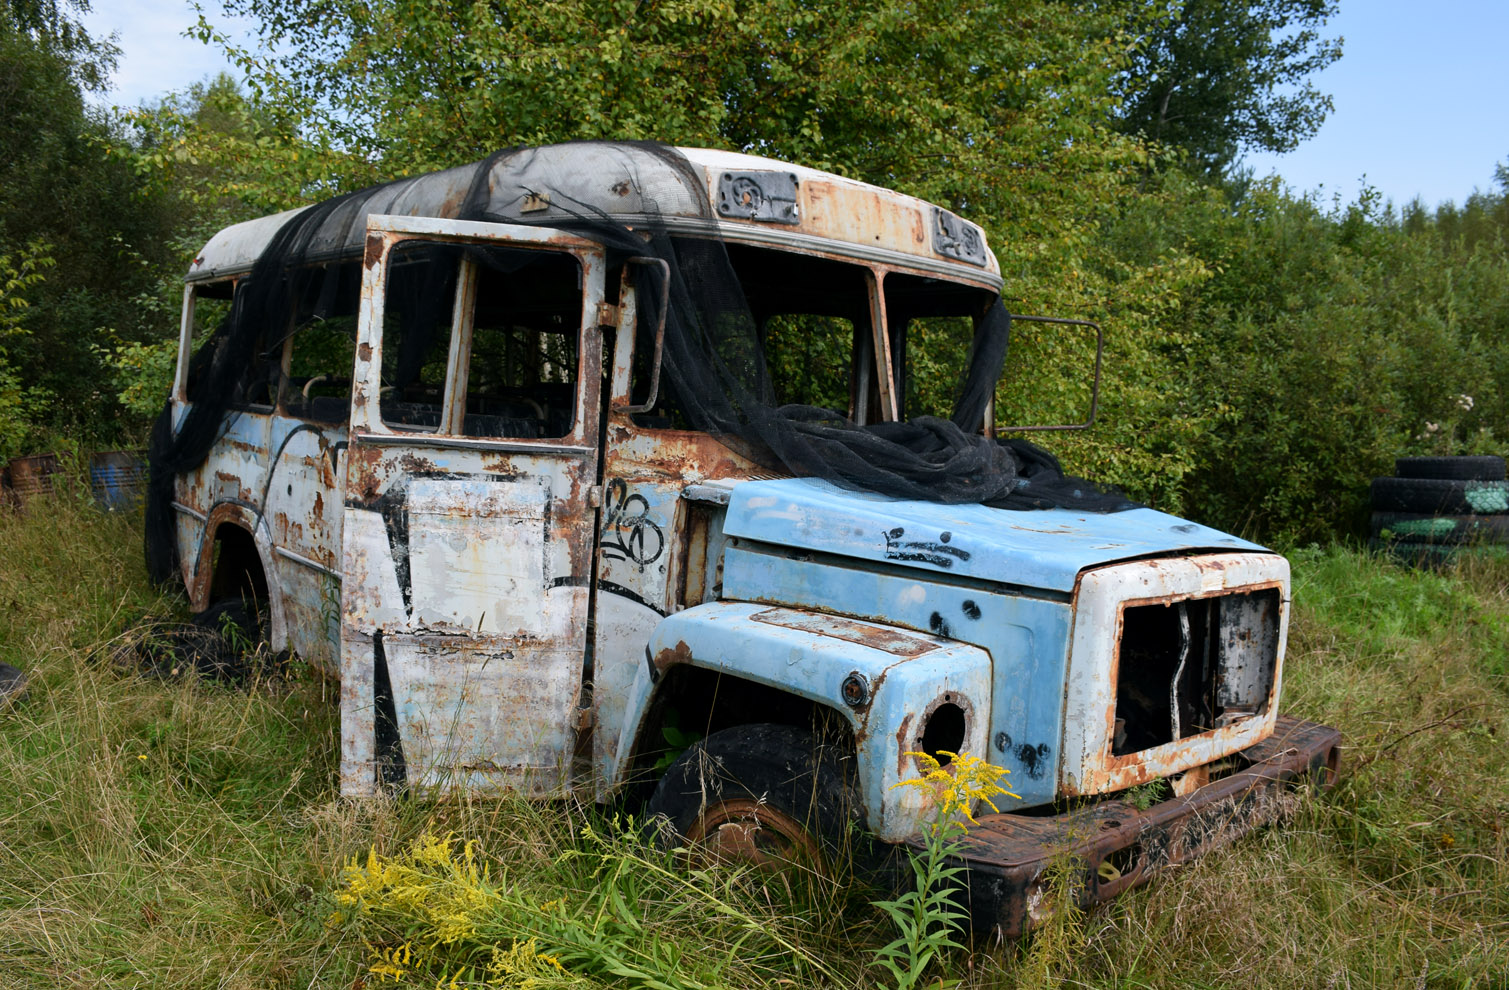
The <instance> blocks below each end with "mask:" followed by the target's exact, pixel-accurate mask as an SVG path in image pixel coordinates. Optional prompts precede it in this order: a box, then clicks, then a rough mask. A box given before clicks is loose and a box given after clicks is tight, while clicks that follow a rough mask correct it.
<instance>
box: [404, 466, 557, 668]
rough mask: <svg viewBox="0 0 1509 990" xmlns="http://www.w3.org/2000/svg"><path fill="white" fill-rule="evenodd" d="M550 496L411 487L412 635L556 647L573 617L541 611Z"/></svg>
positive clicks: (535, 487)
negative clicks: (459, 635)
mask: <svg viewBox="0 0 1509 990" xmlns="http://www.w3.org/2000/svg"><path fill="white" fill-rule="evenodd" d="M549 505H550V492H549V489H548V488H546V487H545V485H544V484H543V482H542V481H541V480H540V479H538V478H528V479H525V480H522V481H506V482H505V481H481V480H477V479H458V480H454V481H452V480H437V479H420V480H416V481H414V482H413V483H412V484H411V485H410V486H409V497H408V507H409V567H410V575H411V581H412V583H413V604H414V620H413V621H414V627H415V628H417V629H434V630H444V631H452V632H470V633H481V634H484V635H489V634H490V635H503V636H508V637H510V638H531V639H532V638H538V639H542V640H548V639H559V638H561V637H563V636H565V635H566V634H567V633H568V632H569V630H570V626H571V623H570V615H569V613H568V614H565V615H562V614H554V613H553V612H552V610H551V609H550V608H547V607H546V603H547V599H546V595H545V591H546V584H547V581H546V570H545V527H546V513H547V511H548V509H549Z"/></svg>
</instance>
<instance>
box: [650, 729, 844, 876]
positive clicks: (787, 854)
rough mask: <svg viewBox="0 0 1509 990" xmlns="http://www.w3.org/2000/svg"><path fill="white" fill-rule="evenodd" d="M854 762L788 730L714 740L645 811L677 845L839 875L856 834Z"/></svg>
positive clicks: (663, 785) (697, 749) (671, 775)
mask: <svg viewBox="0 0 1509 990" xmlns="http://www.w3.org/2000/svg"><path fill="white" fill-rule="evenodd" d="M851 767H852V759H851V758H850V756H849V754H848V753H847V752H844V751H841V749H840V747H839V746H838V745H836V744H834V743H832V742H825V741H823V740H821V739H819V738H818V737H817V736H816V735H815V734H814V733H812V732H809V731H807V730H804V729H798V728H796V727H794V726H789V725H768V724H762V725H741V726H735V727H734V728H731V729H724V730H723V731H721V732H715V733H713V734H712V735H710V736H708V737H707V738H706V739H703V740H701V741H700V742H697V743H695V744H694V745H693V746H691V747H690V748H689V749H688V750H687V751H686V752H685V753H682V754H681V756H679V757H678V758H677V759H676V761H675V762H674V763H672V764H671V765H670V767H669V768H668V769H667V770H666V773H665V776H664V777H662V778H661V780H660V783H659V785H657V786H656V788H655V794H654V795H653V796H652V797H651V798H650V803H649V806H648V808H647V811H648V812H649V814H650V815H652V816H660V817H661V818H662V820H663V821H664V822H665V823H666V825H667V826H668V830H669V832H670V838H672V839H673V840H674V841H680V842H685V843H687V844H689V845H692V846H695V847H698V848H701V849H703V850H706V851H707V852H708V853H709V854H711V855H713V856H715V857H717V858H721V859H729V860H734V861H738V862H747V863H753V864H755V865H757V866H771V867H773V866H780V865H782V864H784V863H791V862H797V863H803V864H810V865H812V866H814V867H816V868H825V867H826V868H829V869H831V868H832V867H834V866H835V865H836V864H837V863H838V862H839V861H841V860H842V859H843V858H844V857H845V856H846V854H847V853H848V851H849V849H848V843H849V842H850V841H851V837H853V836H855V835H856V834H857V825H858V823H859V806H858V801H857V792H856V789H855V787H854V785H853V782H852V780H850V779H849V778H850V774H849V770H850V769H851Z"/></svg>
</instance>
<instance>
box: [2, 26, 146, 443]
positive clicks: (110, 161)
mask: <svg viewBox="0 0 1509 990" xmlns="http://www.w3.org/2000/svg"><path fill="white" fill-rule="evenodd" d="M72 9H75V10H83V9H87V7H86V6H85V5H83V4H74V5H73V6H72ZM113 65H114V48H113V46H112V45H110V44H109V43H106V42H98V41H95V40H94V39H91V38H89V37H88V35H87V33H86V32H84V30H83V29H82V28H81V27H79V26H78V25H77V24H76V23H75V22H73V21H72V20H70V19H69V17H68V14H67V11H66V10H65V9H62V8H61V7H60V5H59V4H57V3H33V4H26V3H17V2H16V0H4V5H3V6H0V256H9V257H10V258H12V259H16V258H21V257H24V256H27V255H25V253H24V252H29V251H32V250H33V247H32V246H33V245H42V246H41V247H40V248H38V249H37V250H40V251H41V252H42V253H41V254H39V255H37V256H38V257H41V256H44V255H45V256H46V257H48V258H50V259H51V261H52V265H51V267H48V268H47V269H46V271H45V277H44V278H42V279H40V280H36V279H33V280H31V281H28V282H27V284H26V285H25V286H24V288H23V289H21V290H20V292H21V293H22V296H21V298H24V301H25V302H26V303H27V305H26V307H25V327H24V329H25V333H23V334H17V335H13V336H11V337H10V339H9V340H8V341H7V342H6V345H5V347H6V352H7V353H6V357H5V359H6V363H7V365H8V367H9V369H10V370H9V375H10V377H11V380H12V383H13V384H15V385H16V387H21V388H24V389H26V390H27V394H29V395H31V396H34V397H35V396H42V395H45V396H51V398H52V401H51V404H50V405H45V406H44V405H43V404H41V403H39V402H28V403H27V404H25V406H24V407H23V406H22V405H19V404H17V403H10V404H9V405H7V406H6V409H7V410H8V412H6V413H5V415H8V416H9V417H11V422H10V424H9V425H10V427H12V428H13V429H12V435H15V431H16V430H20V429H22V428H23V427H24V430H25V433H26V434H27V436H28V438H29V443H31V444H39V443H43V442H45V438H44V437H43V436H42V431H44V430H46V429H47V428H48V427H54V428H56V429H58V430H59V431H61V432H64V433H67V434H70V435H72V436H73V437H75V438H79V437H80V436H81V435H92V436H93V437H94V438H96V439H100V440H114V439H116V438H118V437H119V430H120V426H121V423H120V418H119V415H118V413H119V410H118V409H117V407H116V406H115V404H114V402H113V401H112V398H111V395H110V393H109V392H102V391H101V390H100V385H101V383H102V382H103V381H105V380H106V379H107V376H108V373H107V371H106V369H105V367H104V365H103V362H102V358H101V354H100V352H99V350H98V347H99V345H102V344H105V343H108V342H110V341H111V339H112V336H114V337H118V338H120V339H124V340H131V339H140V338H141V337H142V336H143V335H147V334H152V333H161V332H163V330H167V331H169V332H170V331H171V329H172V328H171V326H169V327H166V328H163V330H160V329H158V328H156V327H153V326H150V325H149V317H148V316H147V314H146V313H145V311H144V309H143V305H142V302H143V297H145V296H149V295H150V294H151V293H152V292H153V290H154V289H155V287H156V281H155V276H156V273H157V271H158V270H159V268H160V266H161V265H162V264H163V263H164V262H165V261H166V259H167V258H168V250H167V244H168V231H169V227H170V224H171V222H172V219H173V217H172V211H171V204H170V202H169V201H168V200H167V199H165V198H164V197H161V196H153V195H149V194H148V192H147V190H146V188H145V187H144V184H143V183H142V182H141V180H140V179H139V177H138V176H137V174H136V172H135V171H134V170H133V168H132V167H131V164H130V163H129V162H128V161H126V160H125V159H124V158H122V156H120V155H118V154H115V155H113V154H111V153H110V148H109V143H110V141H111V139H112V138H113V136H114V131H113V129H112V122H111V120H110V119H109V117H108V116H107V115H105V114H104V112H102V111H98V110H95V109H92V108H91V107H89V106H88V105H87V104H86V103H85V101H84V96H83V89H84V87H97V86H99V85H102V84H103V81H104V80H105V79H106V78H107V77H108V73H109V71H110V69H111V68H112V67H113ZM34 273H35V274H43V272H42V269H41V268H40V267H38V268H35V269H34ZM18 416H19V417H22V419H21V420H17V419H16V417H18ZM18 423H19V425H18Z"/></svg>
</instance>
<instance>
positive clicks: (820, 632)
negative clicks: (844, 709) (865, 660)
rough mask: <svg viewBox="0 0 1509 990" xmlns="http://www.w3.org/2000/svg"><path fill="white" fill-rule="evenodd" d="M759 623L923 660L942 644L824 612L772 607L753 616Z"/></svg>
mask: <svg viewBox="0 0 1509 990" xmlns="http://www.w3.org/2000/svg"><path fill="white" fill-rule="evenodd" d="M750 618H751V619H754V620H755V621H756V622H763V623H765V624H766V625H771V626H780V627H781V628H783V629H795V630H798V631H800V632H807V633H812V634H813V635H815V636H827V637H829V638H831V639H841V640H844V641H845V642H849V643H858V644H859V645H861V646H868V647H870V648H871V649H875V650H881V651H883V652H885V653H889V654H891V655H892V656H898V657H907V658H909V659H910V658H912V657H920V656H921V655H922V654H924V653H931V652H932V651H933V650H936V649H938V647H939V646H941V645H942V644H940V643H930V642H928V641H927V640H925V639H920V638H918V637H916V636H909V635H907V634H905V633H902V632H898V631H896V630H894V629H890V628H887V627H885V626H872V625H869V624H868V623H864V622H855V621H854V620H853V619H846V618H842V617H840V616H836V615H825V614H823V613H821V612H807V611H800V610H797V609H789V608H772V609H766V610H765V611H764V612H756V613H755V614H754V615H752V616H750Z"/></svg>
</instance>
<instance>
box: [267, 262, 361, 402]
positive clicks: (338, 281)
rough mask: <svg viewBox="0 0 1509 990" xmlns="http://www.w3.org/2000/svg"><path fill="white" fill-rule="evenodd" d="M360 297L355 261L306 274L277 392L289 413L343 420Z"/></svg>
mask: <svg viewBox="0 0 1509 990" xmlns="http://www.w3.org/2000/svg"><path fill="white" fill-rule="evenodd" d="M360 301H361V265H360V263H359V262H356V261H350V262H344V263H340V264H331V265H327V266H325V268H324V270H323V272H322V275H321V277H319V278H315V279H312V280H311V283H310V286H309V289H308V291H306V292H305V294H304V298H302V299H301V300H300V302H299V309H298V312H297V313H296V314H295V316H294V323H295V329H294V331H293V335H292V337H291V339H290V340H289V343H288V354H287V355H286V361H287V375H286V376H285V378H284V382H283V393H282V402H283V409H284V411H285V412H286V413H287V414H288V415H290V416H296V417H298V418H300V419H308V420H314V421H317V422H321V423H339V422H344V421H345V420H346V417H347V415H348V413H349V412H350V406H351V370H352V366H353V365H354V364H355V360H356V320H357V310H358V307H359V305H360Z"/></svg>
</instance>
